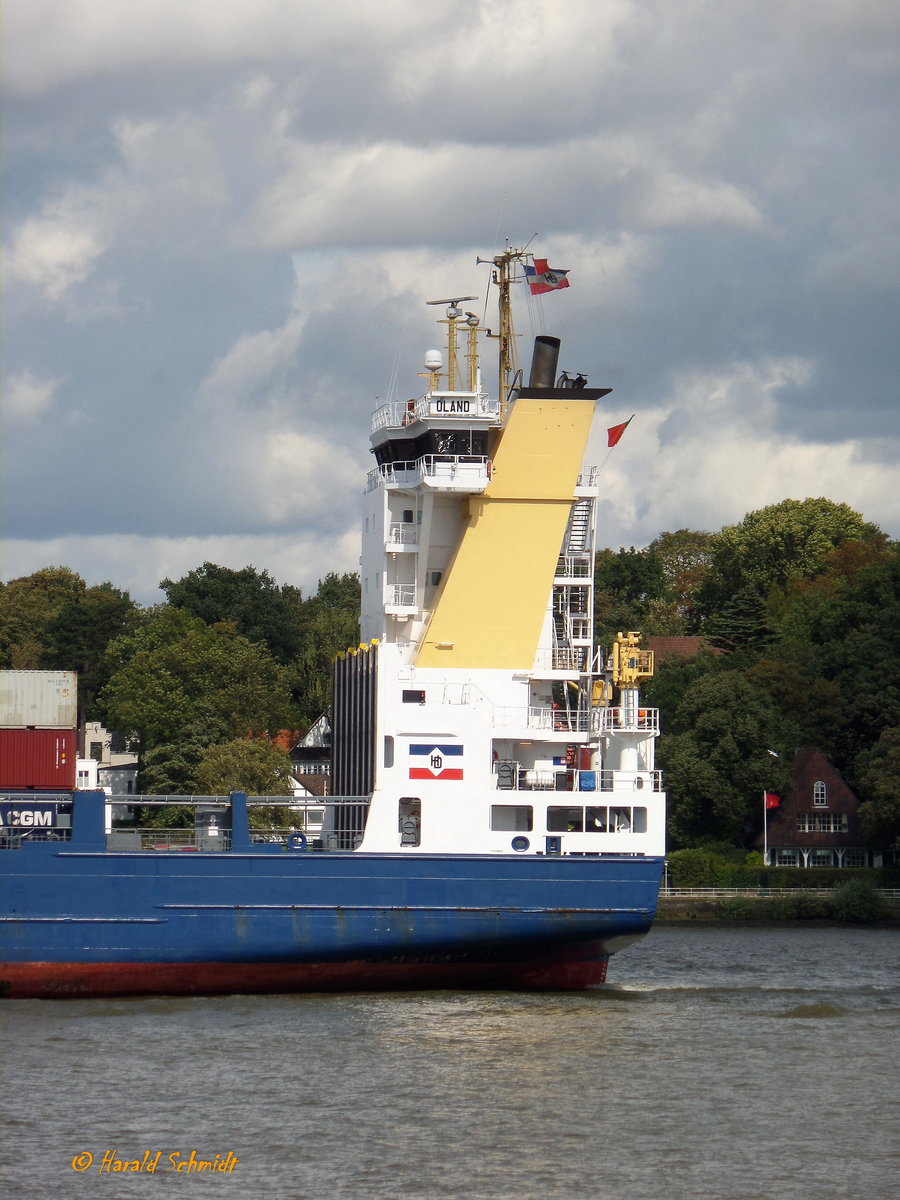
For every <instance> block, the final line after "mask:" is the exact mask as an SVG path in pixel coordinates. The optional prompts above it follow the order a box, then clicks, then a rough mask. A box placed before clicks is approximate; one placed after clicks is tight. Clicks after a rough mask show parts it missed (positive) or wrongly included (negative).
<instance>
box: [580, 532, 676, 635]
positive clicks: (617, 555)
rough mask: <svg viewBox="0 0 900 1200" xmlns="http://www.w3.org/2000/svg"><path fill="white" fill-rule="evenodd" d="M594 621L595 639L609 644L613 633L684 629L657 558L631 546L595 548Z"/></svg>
mask: <svg viewBox="0 0 900 1200" xmlns="http://www.w3.org/2000/svg"><path fill="white" fill-rule="evenodd" d="M594 624H595V628H596V631H597V639H598V641H599V642H600V643H601V644H602V645H604V646H609V645H610V644H611V642H612V641H613V639H614V638H615V636H616V634H617V633H619V632H622V633H625V632H627V631H628V630H630V629H639V630H641V631H642V632H643V633H645V634H649V633H660V634H663V633H666V634H680V633H683V632H684V622H683V621H682V620H681V618H680V617H679V615H678V612H677V606H676V603H675V601H674V599H673V598H672V597H671V596H670V595H669V593H668V591H667V589H666V581H665V577H664V574H663V567H662V563H661V562H660V560H659V559H658V558H657V557H656V555H655V554H654V553H653V552H652V551H651V550H649V549H648V550H635V548H634V546H632V547H631V548H630V549H628V550H625V549H624V548H623V549H621V550H618V551H613V550H601V551H599V552H598V554H597V557H596V562H595V567H594Z"/></svg>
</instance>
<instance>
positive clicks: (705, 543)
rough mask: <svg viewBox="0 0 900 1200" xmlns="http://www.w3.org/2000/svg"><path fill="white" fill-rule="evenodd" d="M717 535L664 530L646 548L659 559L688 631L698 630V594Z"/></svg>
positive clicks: (711, 557)
mask: <svg viewBox="0 0 900 1200" xmlns="http://www.w3.org/2000/svg"><path fill="white" fill-rule="evenodd" d="M713 546H714V535H713V534H711V533H706V532H704V531H702V530H701V531H698V530H693V529H677V530H676V531H675V532H674V533H661V534H660V535H659V537H658V538H654V540H653V541H652V542H651V543H650V545H649V546H648V547H647V550H648V552H649V553H650V554H652V555H653V556H654V557H655V558H656V560H657V561H658V563H659V565H660V568H661V570H662V576H663V581H664V584H665V587H666V591H667V593H668V595H669V596H670V597H671V598H672V600H673V601H674V603H675V607H676V611H677V613H678V615H679V616H680V617H681V618H682V619H683V620H684V622H685V625H686V628H685V632H686V633H692V632H695V631H696V627H697V620H698V617H697V611H696V597H697V593H698V592H699V590H700V588H701V587H702V585H703V583H704V582H705V580H706V577H707V575H708V574H709V572H710V568H711V566H712V560H713Z"/></svg>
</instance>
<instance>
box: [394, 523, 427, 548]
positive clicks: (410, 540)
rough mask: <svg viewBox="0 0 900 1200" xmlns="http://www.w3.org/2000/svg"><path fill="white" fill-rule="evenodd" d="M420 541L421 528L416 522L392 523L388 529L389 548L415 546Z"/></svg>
mask: <svg viewBox="0 0 900 1200" xmlns="http://www.w3.org/2000/svg"><path fill="white" fill-rule="evenodd" d="M418 540H419V527H418V525H416V523H415V522H414V521H392V522H391V524H390V527H389V528H388V536H387V543H388V545H389V546H415V545H416V543H417V542H418Z"/></svg>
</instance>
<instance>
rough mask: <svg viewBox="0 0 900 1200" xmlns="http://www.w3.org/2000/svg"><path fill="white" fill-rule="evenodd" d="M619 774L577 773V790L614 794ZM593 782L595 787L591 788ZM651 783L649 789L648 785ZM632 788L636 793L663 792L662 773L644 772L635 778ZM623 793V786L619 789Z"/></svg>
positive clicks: (600, 772)
mask: <svg viewBox="0 0 900 1200" xmlns="http://www.w3.org/2000/svg"><path fill="white" fill-rule="evenodd" d="M618 775H619V772H617V771H607V770H603V771H592V770H586V771H582V770H578V771H576V781H577V790H578V791H579V792H592V791H596V792H613V791H616V790H617V789H616V782H617V776H618ZM591 782H593V785H594V786H593V787H591ZM648 783H649V787H647V786H646V784H648ZM631 786H632V787H633V788H634V790H635V791H636V792H640V791H651V792H661V791H662V790H663V780H662V771H657V770H654V771H644V772H640V773H638V774H637V775H635V776H634V778H633V779H632V783H631ZM618 790H619V791H620V792H621V790H622V789H621V786H620V787H619V789H618Z"/></svg>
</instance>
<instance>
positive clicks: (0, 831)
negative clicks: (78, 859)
mask: <svg viewBox="0 0 900 1200" xmlns="http://www.w3.org/2000/svg"><path fill="white" fill-rule="evenodd" d="M71 837H72V830H71V829H59V828H53V829H25V828H22V827H21V826H18V825H16V826H12V827H6V826H4V827H3V828H0V850H20V849H21V848H22V846H23V845H24V844H25V842H68V841H69V840H70V839H71Z"/></svg>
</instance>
